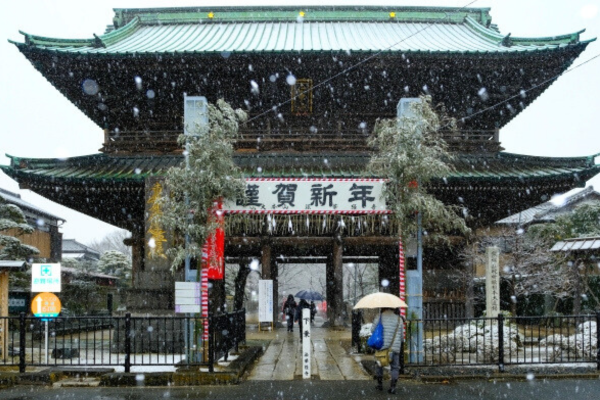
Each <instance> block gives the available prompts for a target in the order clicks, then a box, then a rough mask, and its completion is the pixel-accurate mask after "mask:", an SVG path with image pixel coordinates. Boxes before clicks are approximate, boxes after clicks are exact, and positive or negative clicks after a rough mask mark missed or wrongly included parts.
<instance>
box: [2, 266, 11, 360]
mask: <svg viewBox="0 0 600 400" xmlns="http://www.w3.org/2000/svg"><path fill="white" fill-rule="evenodd" d="M0 317H8V271H0ZM8 336H9V335H8V319H7V318H2V319H0V346H1V348H2V357H4V359H6V358H7V357H8V356H7V354H8Z"/></svg>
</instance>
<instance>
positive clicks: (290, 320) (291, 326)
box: [285, 314, 294, 332]
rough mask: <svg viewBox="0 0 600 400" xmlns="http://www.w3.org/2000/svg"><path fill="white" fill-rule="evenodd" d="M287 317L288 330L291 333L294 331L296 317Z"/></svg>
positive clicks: (290, 315) (289, 315) (287, 315)
mask: <svg viewBox="0 0 600 400" xmlns="http://www.w3.org/2000/svg"><path fill="white" fill-rule="evenodd" d="M285 317H286V318H287V330H288V331H290V332H291V331H293V330H294V315H293V314H286V316H285Z"/></svg>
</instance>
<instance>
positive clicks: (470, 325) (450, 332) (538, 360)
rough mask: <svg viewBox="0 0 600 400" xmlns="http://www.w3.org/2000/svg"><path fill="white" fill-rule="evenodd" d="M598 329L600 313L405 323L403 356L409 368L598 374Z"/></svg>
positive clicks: (446, 319)
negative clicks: (559, 369)
mask: <svg viewBox="0 0 600 400" xmlns="http://www.w3.org/2000/svg"><path fill="white" fill-rule="evenodd" d="M357 323H360V319H359V318H358V317H356V318H353V332H354V331H355V330H356V329H357V328H356V327H355V326H354V325H355V324H357ZM598 328H600V312H598V313H596V314H589V315H564V316H539V317H505V316H503V315H498V317H497V318H431V319H423V320H409V321H408V322H407V324H406V346H405V350H404V354H403V355H404V356H405V357H404V359H405V360H406V366H408V367H411V366H412V367H415V366H418V367H436V366H474V365H497V366H498V370H499V371H500V372H502V371H504V368H505V366H506V365H525V364H585V363H593V364H596V368H597V369H598V370H600V347H599V343H600V330H599V329H598ZM356 331H357V332H358V331H360V328H358V330H356ZM419 338H423V346H422V348H419V346H418V340H419ZM352 339H353V343H352V344H353V346H356V348H357V349H358V350H359V351H360V346H361V342H363V340H361V338H360V337H358V338H355V335H353V336H352ZM356 339H358V340H356ZM404 366H405V365H401V368H404Z"/></svg>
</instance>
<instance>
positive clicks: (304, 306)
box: [296, 299, 310, 340]
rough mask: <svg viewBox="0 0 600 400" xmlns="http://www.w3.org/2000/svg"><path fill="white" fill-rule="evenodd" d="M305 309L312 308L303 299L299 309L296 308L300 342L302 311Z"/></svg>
mask: <svg viewBox="0 0 600 400" xmlns="http://www.w3.org/2000/svg"><path fill="white" fill-rule="evenodd" d="M305 308H310V305H309V304H308V302H307V301H306V300H304V299H301V300H300V303H298V307H296V321H298V327H299V328H300V340H302V310H303V309H305Z"/></svg>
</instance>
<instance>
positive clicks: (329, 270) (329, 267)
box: [325, 252, 335, 326]
mask: <svg viewBox="0 0 600 400" xmlns="http://www.w3.org/2000/svg"><path fill="white" fill-rule="evenodd" d="M333 272H334V271H333V252H332V254H330V255H328V256H327V261H326V262H325V290H326V293H325V298H326V299H327V322H326V325H325V326H332V325H333V321H334V320H335V314H334V307H335V295H334V293H335V278H334V273H333Z"/></svg>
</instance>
